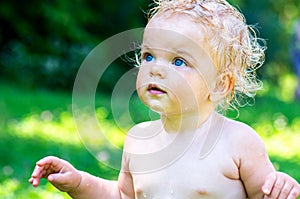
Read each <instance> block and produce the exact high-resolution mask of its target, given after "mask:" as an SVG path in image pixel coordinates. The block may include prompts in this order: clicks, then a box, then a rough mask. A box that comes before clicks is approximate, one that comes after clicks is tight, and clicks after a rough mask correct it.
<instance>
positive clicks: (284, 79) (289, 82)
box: [276, 74, 297, 102]
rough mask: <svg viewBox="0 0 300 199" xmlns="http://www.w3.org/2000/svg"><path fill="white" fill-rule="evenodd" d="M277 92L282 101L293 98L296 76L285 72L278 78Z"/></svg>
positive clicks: (288, 100)
mask: <svg viewBox="0 0 300 199" xmlns="http://www.w3.org/2000/svg"><path fill="white" fill-rule="evenodd" d="M278 83H279V87H280V88H279V92H276V93H277V95H278V96H277V97H278V99H281V100H282V101H284V102H291V101H293V100H294V91H295V88H296V86H297V78H296V76H295V75H293V74H286V75H283V76H281V77H280V78H279V82H278Z"/></svg>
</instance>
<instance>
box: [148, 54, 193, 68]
mask: <svg viewBox="0 0 300 199" xmlns="http://www.w3.org/2000/svg"><path fill="white" fill-rule="evenodd" d="M148 56H151V58H152V59H151V60H148V61H147V58H148ZM154 59H155V58H154V56H153V55H152V54H151V53H143V55H142V61H145V62H151V61H153V60H154ZM177 60H180V61H181V62H182V64H183V65H184V66H189V64H188V62H187V61H186V60H185V59H183V58H181V57H176V58H174V59H173V61H172V64H173V65H175V66H176V64H175V63H176V61H177ZM180 66H181V65H180ZM180 66H176V67H180Z"/></svg>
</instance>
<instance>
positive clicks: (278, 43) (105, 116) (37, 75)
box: [0, 0, 300, 199]
mask: <svg viewBox="0 0 300 199" xmlns="http://www.w3.org/2000/svg"><path fill="white" fill-rule="evenodd" d="M230 2H231V3H232V4H234V5H236V6H238V7H239V9H240V10H241V11H242V12H243V13H244V14H245V16H246V19H247V22H248V23H249V24H256V27H257V29H258V31H259V32H260V35H259V36H260V37H262V38H265V39H266V42H267V45H268V49H267V51H266V63H265V65H264V66H263V67H262V68H261V69H260V70H259V72H258V74H259V76H260V78H261V79H262V80H263V82H264V90H262V91H260V92H259V93H258V96H257V98H256V101H255V103H254V105H253V106H247V107H243V108H241V109H240V116H239V118H238V120H241V121H243V122H246V123H247V124H249V125H251V126H252V127H253V128H254V129H255V130H256V131H257V132H258V133H259V134H260V135H261V137H262V138H263V140H264V142H265V143H266V146H267V149H268V151H269V154H270V157H271V159H272V162H273V163H274V165H275V167H276V168H277V169H278V170H280V171H284V172H287V173H289V174H290V175H292V176H293V177H295V178H296V179H297V181H298V182H300V144H299V143H300V102H299V101H297V100H295V98H294V89H295V87H296V84H297V79H296V76H295V75H294V73H293V68H292V65H291V62H290V57H289V44H290V41H291V35H292V33H293V24H294V23H295V21H296V20H297V19H298V18H299V17H300V1H299V0H276V1H273V0H260V1H257V0H231V1H230ZM149 3H151V1H149V0H147V1H142V0H127V1H123V0H111V1H104V0H102V1H101V0H100V1H96V0H72V1H71V0H60V1H57V0H46V1H38V0H29V1H20V0H19V1H16V0H1V2H0V111H1V112H0V198H5V199H10V198H18V199H19V198H20V199H22V198H24V199H25V198H26V199H27V198H68V197H67V195H66V194H63V193H60V192H58V191H57V190H55V189H54V188H53V187H52V186H51V185H50V184H49V183H47V182H46V181H43V182H42V186H40V187H39V188H32V187H31V186H30V185H29V183H28V182H27V180H28V178H29V177H30V174H31V171H32V169H33V168H34V164H35V162H36V161H37V160H38V159H40V158H41V157H44V156H46V155H55V156H59V157H61V158H64V159H66V160H68V161H70V162H71V163H72V164H73V165H75V167H77V168H78V169H82V170H85V171H88V172H90V173H92V174H94V175H98V176H101V177H104V178H108V179H116V178H117V175H118V171H116V170H114V169H111V168H109V167H106V166H105V165H103V164H101V163H100V162H99V161H97V160H96V159H95V158H94V157H93V156H92V155H91V154H90V153H89V152H88V151H87V149H86V148H85V146H84V145H83V144H82V142H81V140H80V138H79V137H78V134H77V132H76V126H75V124H74V121H73V117H72V108H71V106H72V86H73V83H74V79H75V75H76V73H77V70H78V68H79V67H80V65H81V63H82V61H83V60H84V58H85V57H86V56H87V55H88V53H89V52H90V51H91V50H92V49H93V48H94V47H95V46H96V45H98V44H99V43H101V41H103V40H105V39H106V38H108V37H110V36H113V35H114V34H117V33H119V32H122V31H125V30H129V29H132V28H138V27H144V26H145V24H146V21H147V20H146V14H145V11H147V10H148V8H149V7H148V4H149ZM113 65H114V66H113V67H111V69H110V70H109V71H108V72H107V74H108V75H107V76H104V77H103V78H102V79H101V81H102V82H101V85H102V86H104V87H105V89H104V90H102V92H101V93H98V94H97V98H96V99H97V102H96V110H97V111H96V112H97V115H98V117H99V118H101V122H103V123H104V124H106V125H105V126H106V130H107V131H110V132H114V133H116V134H120V133H122V134H123V133H124V132H122V130H120V129H119V128H117V127H116V126H115V124H114V118H113V116H112V114H111V110H110V104H109V101H110V97H111V96H110V95H111V91H112V88H113V87H114V84H115V82H116V81H118V79H119V78H120V77H121V76H122V75H123V74H124V73H125V72H126V71H128V70H129V69H131V68H132V67H133V66H132V64H128V63H126V62H124V60H122V59H121V60H117V61H115V62H114V63H113ZM135 97H136V96H135ZM100 101H101V102H105V103H100ZM133 104H135V106H138V107H139V108H132V109H131V114H132V115H135V117H136V118H138V119H137V122H138V121H141V120H144V119H149V115H148V111H147V110H146V109H145V107H143V105H141V104H140V103H139V102H136V103H133ZM228 115H229V116H230V117H234V116H235V115H236V113H234V112H233V113H229V114H228ZM128 128H129V127H128ZM120 137H122V136H120ZM112 139H116V142H117V143H119V144H120V143H121V141H120V140H121V138H120V139H119V140H118V138H112ZM99 145H100V144H99ZM99 147H101V146H99Z"/></svg>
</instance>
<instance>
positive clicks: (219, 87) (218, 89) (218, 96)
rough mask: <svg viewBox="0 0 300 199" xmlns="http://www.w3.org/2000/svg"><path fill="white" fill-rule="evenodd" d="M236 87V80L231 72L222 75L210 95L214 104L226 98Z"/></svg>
mask: <svg viewBox="0 0 300 199" xmlns="http://www.w3.org/2000/svg"><path fill="white" fill-rule="evenodd" d="M233 85H234V78H233V75H232V73H231V72H225V73H222V74H221V75H219V76H218V77H217V80H216V83H215V85H214V88H213V90H212V91H211V93H210V95H209V99H210V101H212V102H219V101H220V100H222V99H223V98H225V97H226V96H227V95H228V93H229V92H230V91H231V90H232V88H233Z"/></svg>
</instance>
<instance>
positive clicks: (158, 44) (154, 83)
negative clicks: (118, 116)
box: [137, 14, 217, 114]
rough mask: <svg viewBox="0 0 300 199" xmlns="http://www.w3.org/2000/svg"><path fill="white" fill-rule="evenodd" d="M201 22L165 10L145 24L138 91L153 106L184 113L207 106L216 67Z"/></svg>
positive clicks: (156, 109)
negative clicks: (204, 43)
mask: <svg viewBox="0 0 300 199" xmlns="http://www.w3.org/2000/svg"><path fill="white" fill-rule="evenodd" d="M203 36H204V35H203V34H201V29H200V26H199V25H197V24H196V23H195V22H194V21H192V19H191V18H190V16H188V15H183V14H171V15H166V14H161V15H158V16H155V17H154V18H153V19H151V20H150V22H149V23H148V25H147V27H146V28H145V32H144V37H143V44H142V49H141V58H142V60H141V66H140V70H139V74H138V78H137V91H138V94H139V96H140V98H141V100H142V101H143V102H144V103H145V104H146V105H147V106H149V107H150V108H151V109H152V110H154V111H156V112H159V113H165V114H182V113H190V112H193V111H197V112H198V111H199V110H204V109H205V106H206V105H207V103H208V98H209V97H208V96H209V94H210V90H211V88H212V87H213V85H214V80H215V78H216V74H217V72H216V70H215V67H214V66H213V63H212V61H211V59H210V57H209V56H208V54H207V53H206V52H205V50H204V48H202V46H201V45H203V42H202V41H203Z"/></svg>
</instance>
